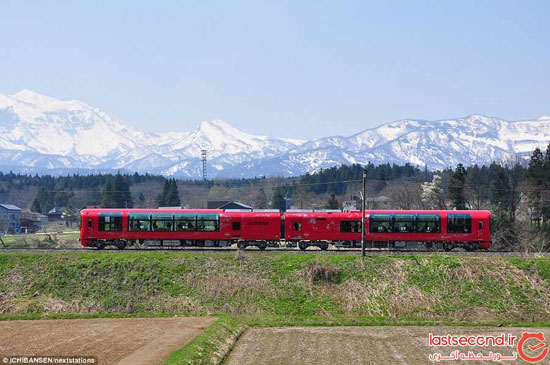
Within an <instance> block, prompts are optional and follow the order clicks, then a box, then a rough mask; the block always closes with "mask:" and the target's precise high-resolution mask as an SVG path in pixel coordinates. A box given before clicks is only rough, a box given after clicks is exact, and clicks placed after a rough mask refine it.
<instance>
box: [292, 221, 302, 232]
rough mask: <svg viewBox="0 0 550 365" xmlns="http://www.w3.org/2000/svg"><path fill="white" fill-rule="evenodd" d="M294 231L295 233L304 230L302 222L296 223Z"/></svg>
mask: <svg viewBox="0 0 550 365" xmlns="http://www.w3.org/2000/svg"><path fill="white" fill-rule="evenodd" d="M294 230H295V231H301V230H302V222H294Z"/></svg>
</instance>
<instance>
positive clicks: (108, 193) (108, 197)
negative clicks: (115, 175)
mask: <svg viewBox="0 0 550 365" xmlns="http://www.w3.org/2000/svg"><path fill="white" fill-rule="evenodd" d="M113 190H114V187H113V181H111V180H109V181H108V182H107V185H106V186H105V190H103V197H102V198H101V207H102V208H114V207H115V203H114V199H113V193H114V192H113Z"/></svg>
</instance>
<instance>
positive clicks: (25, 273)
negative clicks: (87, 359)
mask: <svg viewBox="0 0 550 365" xmlns="http://www.w3.org/2000/svg"><path fill="white" fill-rule="evenodd" d="M174 313H178V314H192V315H203V314H207V313H217V314H218V315H219V316H220V319H219V320H218V321H217V322H216V323H215V324H214V325H212V326H211V327H210V328H208V329H207V330H206V331H205V332H204V333H203V334H202V335H200V336H198V337H197V338H195V339H194V340H193V341H192V342H190V343H189V344H187V345H186V346H185V347H183V348H182V349H180V350H178V351H176V352H175V353H173V354H172V355H171V356H170V357H169V358H168V360H167V363H168V364H187V363H189V364H191V363H193V364H195V363H220V362H221V361H222V360H223V358H224V356H225V355H226V353H227V351H228V350H230V348H231V346H232V343H233V341H234V340H235V339H236V338H237V337H238V336H239V335H240V334H241V333H242V331H243V330H244V329H245V328H246V326H247V325H250V326H258V325H264V326H273V325H296V324H300V325H372V324H376V325H386V324H438V323H445V324H464V323H466V324H470V325H471V324H478V325H483V324H492V325H496V324H498V323H506V324H514V323H518V324H521V325H548V322H549V321H550V316H549V314H550V258H534V259H522V258H505V257H500V258H495V257H490V258H483V257H456V256H441V255H430V256H399V257H391V256H386V257H367V258H365V259H364V260H362V259H361V258H360V257H357V256H328V255H323V256H321V257H319V256H317V255H315V254H306V255H301V254H269V253H264V254H261V253H260V254H252V253H250V254H242V253H237V254H235V253H182V252H174V253H171V252H125V253H116V254H109V253H94V252H90V253H50V254H44V253H0V319H18V318H44V317H48V318H59V317H95V316H135V315H138V316H157V315H161V316H169V315H173V314H174Z"/></svg>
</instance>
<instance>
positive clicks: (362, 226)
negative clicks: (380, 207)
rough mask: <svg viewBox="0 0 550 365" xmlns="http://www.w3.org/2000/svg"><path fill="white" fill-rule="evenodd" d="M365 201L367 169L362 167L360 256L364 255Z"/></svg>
mask: <svg viewBox="0 0 550 365" xmlns="http://www.w3.org/2000/svg"><path fill="white" fill-rule="evenodd" d="M366 201H367V169H363V199H361V256H365V210H366V209H365V206H366Z"/></svg>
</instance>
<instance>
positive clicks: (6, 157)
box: [0, 90, 550, 178]
mask: <svg viewBox="0 0 550 365" xmlns="http://www.w3.org/2000/svg"><path fill="white" fill-rule="evenodd" d="M549 141H550V117H548V116H543V117H540V118H538V119H537V120H526V121H517V122H509V121H506V120H503V119H499V118H492V117H486V116H483V115H479V114H472V115H469V116H466V117H463V118H454V119H443V120H438V121H427V120H414V119H406V120H400V121H395V122H391V123H386V124H383V125H381V126H379V127H376V128H371V129H367V130H364V131H362V132H359V133H357V134H354V135H352V136H349V137H345V136H334V137H326V138H320V139H317V140H311V141H304V140H299V139H291V138H276V137H268V136H263V135H253V134H249V133H246V132H244V131H241V130H239V129H238V128H235V127H234V126H232V125H231V124H229V123H227V122H225V121H223V120H221V119H216V120H212V121H203V122H201V123H200V124H199V125H198V127H197V128H196V129H195V130H193V131H191V132H177V133H172V132H170V133H160V134H153V133H145V132H142V131H140V130H137V129H133V128H130V127H129V126H127V125H125V124H124V123H122V122H121V121H120V120H118V119H116V118H113V117H111V116H110V115H108V114H107V113H105V112H103V111H101V110H99V109H97V108H93V107H91V106H89V105H88V104H86V103H83V102H80V101H76V100H70V101H62V100H58V99H55V98H51V97H48V96H45V95H41V94H39V93H36V92H33V91H30V90H22V91H20V92H18V93H16V94H13V95H3V94H0V167H1V166H3V167H4V168H7V167H9V168H10V169H11V168H12V167H19V169H20V170H19V171H26V172H32V171H38V170H39V171H48V172H51V171H53V170H51V169H59V168H63V167H65V168H67V169H120V170H127V171H139V172H149V173H159V174H166V175H178V176H185V177H191V178H192V177H199V176H200V172H201V165H200V153H201V152H200V151H201V149H206V150H207V154H208V166H209V171H211V172H209V176H213V177H216V176H220V177H222V176H223V177H240V176H242V177H244V176H248V177H252V176H259V175H297V174H303V173H305V172H313V171H316V170H318V169H320V168H327V167H332V166H334V165H339V164H351V163H360V164H366V163H367V162H369V161H370V162H373V163H375V164H378V163H386V162H388V163H397V164H404V163H410V164H413V165H420V166H424V165H428V166H429V168H431V169H436V168H445V167H448V166H453V165H456V163H458V162H461V163H464V164H473V163H478V164H487V163H490V162H491V161H494V160H501V159H506V158H511V157H513V156H516V155H520V156H525V155H529V154H530V153H531V151H533V149H534V148H535V147H545V146H546V145H547V144H548V142H549ZM57 171H60V170H57ZM211 173H212V175H211Z"/></svg>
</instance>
